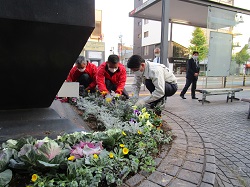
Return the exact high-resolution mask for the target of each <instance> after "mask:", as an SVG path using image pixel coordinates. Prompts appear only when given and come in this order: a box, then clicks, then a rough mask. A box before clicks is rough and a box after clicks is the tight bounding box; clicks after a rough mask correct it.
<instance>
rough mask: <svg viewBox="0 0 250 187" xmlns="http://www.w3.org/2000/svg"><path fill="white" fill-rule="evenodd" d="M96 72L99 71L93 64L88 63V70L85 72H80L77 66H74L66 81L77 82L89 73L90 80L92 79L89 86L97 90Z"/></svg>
mask: <svg viewBox="0 0 250 187" xmlns="http://www.w3.org/2000/svg"><path fill="white" fill-rule="evenodd" d="M96 71H97V67H96V65H95V64H92V63H88V64H87V66H86V69H85V70H84V72H80V71H79V70H78V69H77V66H74V67H73V68H72V69H71V70H70V72H69V75H68V77H67V79H66V81H68V82H77V81H78V79H79V77H80V76H81V75H82V74H83V73H87V74H88V75H89V76H90V78H91V79H92V82H91V83H90V85H89V89H92V88H95V87H96Z"/></svg>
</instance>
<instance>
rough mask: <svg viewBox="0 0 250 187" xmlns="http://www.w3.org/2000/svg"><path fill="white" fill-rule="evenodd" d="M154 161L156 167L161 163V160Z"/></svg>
mask: <svg viewBox="0 0 250 187" xmlns="http://www.w3.org/2000/svg"><path fill="white" fill-rule="evenodd" d="M154 161H155V164H156V167H158V166H159V165H160V163H161V161H162V158H155V159H154Z"/></svg>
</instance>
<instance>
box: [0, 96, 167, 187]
mask: <svg viewBox="0 0 250 187" xmlns="http://www.w3.org/2000/svg"><path fill="white" fill-rule="evenodd" d="M73 103H74V104H75V105H76V107H78V109H79V110H82V111H83V113H82V117H83V118H84V119H85V120H88V121H91V123H95V125H96V128H98V129H101V130H102V131H97V132H93V133H86V132H75V133H72V134H65V135H63V136H58V138H57V139H55V140H52V139H49V138H47V137H45V138H44V139H43V140H37V139H35V138H33V137H25V138H21V139H19V140H8V141H7V142H5V143H3V144H2V147H1V150H0V186H13V187H15V186H18V187H22V186H38V187H40V186H41V187H42V186H46V187H47V186H68V187H74V186H81V187H82V186H117V185H121V184H122V182H123V181H124V179H126V178H127V177H128V176H131V175H133V174H135V173H137V172H138V171H139V170H144V171H147V172H152V171H154V170H155V162H154V157H155V156H156V155H157V154H158V152H159V148H160V146H161V145H162V144H166V143H169V142H170V141H171V135H170V134H168V133H166V132H163V131H162V130H161V125H162V120H161V118H160V117H159V116H157V115H156V114H155V113H154V112H153V111H147V109H146V108H142V109H140V108H137V107H136V106H132V103H133V101H131V100H128V101H123V100H122V99H120V97H119V96H113V97H111V96H110V97H106V98H105V99H103V97H102V95H101V94H98V93H95V94H88V97H85V98H79V99H78V100H73Z"/></svg>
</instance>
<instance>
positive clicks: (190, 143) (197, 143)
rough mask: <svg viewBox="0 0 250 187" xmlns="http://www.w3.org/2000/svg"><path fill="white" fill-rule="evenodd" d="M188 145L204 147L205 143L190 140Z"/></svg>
mask: <svg viewBox="0 0 250 187" xmlns="http://www.w3.org/2000/svg"><path fill="white" fill-rule="evenodd" d="M188 146H189V147H198V148H203V147H204V146H203V143H201V142H193V141H189V142H188Z"/></svg>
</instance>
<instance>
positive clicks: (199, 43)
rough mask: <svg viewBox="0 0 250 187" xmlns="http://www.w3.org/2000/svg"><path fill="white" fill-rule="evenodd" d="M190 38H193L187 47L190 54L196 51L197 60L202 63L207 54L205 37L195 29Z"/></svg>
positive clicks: (199, 30)
mask: <svg viewBox="0 0 250 187" xmlns="http://www.w3.org/2000/svg"><path fill="white" fill-rule="evenodd" d="M192 36H193V38H192V39H191V41H190V43H191V45H190V46H189V50H190V53H192V52H193V51H198V52H199V60H200V61H202V60H203V59H204V58H206V57H207V52H208V47H207V40H206V36H205V34H204V32H203V31H202V30H201V28H199V27H196V28H195V29H194V32H193V33H192Z"/></svg>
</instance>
